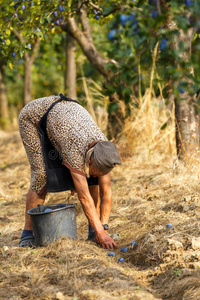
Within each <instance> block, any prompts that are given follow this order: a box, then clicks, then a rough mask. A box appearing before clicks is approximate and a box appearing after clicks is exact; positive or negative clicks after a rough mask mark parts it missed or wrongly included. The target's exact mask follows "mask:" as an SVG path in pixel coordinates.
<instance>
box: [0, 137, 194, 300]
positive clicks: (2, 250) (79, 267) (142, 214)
mask: <svg viewBox="0 0 200 300" xmlns="http://www.w3.org/2000/svg"><path fill="white" fill-rule="evenodd" d="M128 156H129V155H127V157H126V158H124V159H123V164H122V166H118V167H117V168H116V169H115V170H114V171H113V172H112V190H113V209H112V213H111V218H110V222H109V226H110V230H109V233H110V234H115V233H116V234H118V235H119V237H118V240H117V243H118V247H117V249H115V250H114V252H115V256H114V257H110V256H108V253H109V252H110V251H109V250H104V249H102V248H99V247H97V245H96V244H95V243H92V242H86V238H87V222H86V218H85V216H84V214H83V212H82V209H81V206H80V203H79V200H78V199H77V196H76V195H75V196H70V194H69V193H68V192H65V193H57V194H49V195H48V197H47V201H46V203H48V204H55V203H68V202H69V203H77V207H76V214H77V232H78V239H77V240H70V239H68V238H63V239H61V240H59V241H57V242H54V243H52V244H49V245H48V246H46V247H39V248H36V249H30V248H19V247H18V242H19V237H20V235H21V231H22V228H23V222H24V209H25V199H26V193H27V190H28V188H29V176H30V175H29V164H28V161H27V158H26V154H25V151H24V149H23V146H22V143H21V141H20V137H19V135H18V132H17V131H13V132H3V131H0V210H1V214H0V233H1V235H0V265H1V269H0V299H17V300H19V299H60V300H62V299H74V300H75V299H76V300H82V299H97V300H100V299H101V300H104V299H105V300H109V299H117V300H118V299H120V300H125V299H136V300H139V299H141V300H151V299H174V300H179V299H180V300H181V299H184V300H192V299H195V300H196V299H200V269H199V267H200V262H199V259H200V223H199V221H200V203H199V200H200V187H199V173H198V170H199V162H198V159H197V157H195V158H191V157H190V160H189V162H188V163H187V165H183V164H181V163H178V162H177V161H173V160H172V159H170V158H166V159H162V160H159V162H158V160H157V161H156V159H155V158H154V159H151V160H147V159H145V160H143V161H141V160H139V159H137V157H136V156H134V157H128ZM168 224H171V225H172V226H170V225H168ZM166 225H168V226H169V227H167V226H166ZM132 242H136V245H132ZM123 247H127V248H128V252H126V253H122V252H121V251H120V250H121V249H122V248H123ZM119 258H124V262H123V263H120V262H118V259H119Z"/></svg>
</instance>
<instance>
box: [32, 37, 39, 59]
mask: <svg viewBox="0 0 200 300" xmlns="http://www.w3.org/2000/svg"><path fill="white" fill-rule="evenodd" d="M39 47H40V37H39V36H37V38H36V41H35V44H34V46H33V51H32V53H31V62H32V63H33V62H34V61H35V58H36V55H37V52H38V49H39Z"/></svg>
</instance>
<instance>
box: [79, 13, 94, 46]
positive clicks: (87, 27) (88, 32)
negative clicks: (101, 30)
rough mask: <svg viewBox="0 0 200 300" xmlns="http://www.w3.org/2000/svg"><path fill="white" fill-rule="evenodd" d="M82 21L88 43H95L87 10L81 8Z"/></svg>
mask: <svg viewBox="0 0 200 300" xmlns="http://www.w3.org/2000/svg"><path fill="white" fill-rule="evenodd" d="M80 21H81V25H82V29H83V32H84V34H85V35H86V37H87V39H88V41H89V42H90V43H93V38H92V34H91V30H90V24H89V22H88V19H87V13H86V10H85V9H84V8H81V11H80Z"/></svg>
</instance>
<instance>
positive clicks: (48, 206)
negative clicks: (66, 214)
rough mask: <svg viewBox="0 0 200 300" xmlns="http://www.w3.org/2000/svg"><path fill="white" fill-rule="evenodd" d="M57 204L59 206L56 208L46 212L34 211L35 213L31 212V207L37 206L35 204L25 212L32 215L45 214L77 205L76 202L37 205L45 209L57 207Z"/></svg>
mask: <svg viewBox="0 0 200 300" xmlns="http://www.w3.org/2000/svg"><path fill="white" fill-rule="evenodd" d="M59 205H60V207H58V208H56V209H54V210H52V211H46V212H44V211H41V212H40V211H39V212H36V213H35V212H32V210H33V209H36V208H38V206H36V207H33V208H31V209H29V210H28V211H27V213H28V214H29V215H32V216H36V215H45V214H49V213H54V212H57V211H60V210H64V209H68V208H74V207H75V206H76V205H77V203H69V204H68V203H67V204H66V203H58V204H47V205H39V207H40V208H42V209H44V210H45V209H46V208H53V207H57V206H59Z"/></svg>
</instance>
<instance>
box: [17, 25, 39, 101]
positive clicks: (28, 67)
mask: <svg viewBox="0 0 200 300" xmlns="http://www.w3.org/2000/svg"><path fill="white" fill-rule="evenodd" d="M13 33H14V35H15V36H16V37H17V39H18V40H19V42H20V43H21V44H23V43H24V38H23V36H22V35H21V34H20V33H19V32H18V31H17V30H16V29H15V28H13ZM39 47H40V37H36V39H35V43H34V44H33V48H32V51H31V53H30V54H28V52H25V54H24V93H23V105H26V104H27V103H29V102H30V101H31V100H32V99H31V89H32V65H33V63H34V61H35V58H36V56H37V53H38V50H39Z"/></svg>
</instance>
